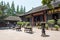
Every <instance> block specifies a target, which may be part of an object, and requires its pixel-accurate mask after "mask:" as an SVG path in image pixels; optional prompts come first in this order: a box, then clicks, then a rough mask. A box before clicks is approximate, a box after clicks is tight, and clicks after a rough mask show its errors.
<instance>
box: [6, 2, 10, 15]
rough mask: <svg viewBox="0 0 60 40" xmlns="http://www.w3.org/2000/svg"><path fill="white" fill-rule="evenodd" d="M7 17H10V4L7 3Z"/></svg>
mask: <svg viewBox="0 0 60 40" xmlns="http://www.w3.org/2000/svg"><path fill="white" fill-rule="evenodd" d="M6 11H7V15H8V16H10V4H9V2H7V10H6Z"/></svg>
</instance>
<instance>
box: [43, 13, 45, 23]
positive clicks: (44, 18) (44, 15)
mask: <svg viewBox="0 0 60 40" xmlns="http://www.w3.org/2000/svg"><path fill="white" fill-rule="evenodd" d="M43 17H44V19H43V20H44V22H46V14H44V16H43Z"/></svg>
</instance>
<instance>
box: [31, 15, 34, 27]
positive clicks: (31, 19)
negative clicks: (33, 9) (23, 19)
mask: <svg viewBox="0 0 60 40" xmlns="http://www.w3.org/2000/svg"><path fill="white" fill-rule="evenodd" d="M31 20H32V21H31V22H32V26H34V17H33V16H32V18H31Z"/></svg>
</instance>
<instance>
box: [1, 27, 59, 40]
mask: <svg viewBox="0 0 60 40" xmlns="http://www.w3.org/2000/svg"><path fill="white" fill-rule="evenodd" d="M46 34H47V35H49V37H42V36H41V29H37V28H33V34H30V33H26V32H24V28H22V31H16V30H12V29H4V30H3V29H0V40H60V31H51V30H46Z"/></svg>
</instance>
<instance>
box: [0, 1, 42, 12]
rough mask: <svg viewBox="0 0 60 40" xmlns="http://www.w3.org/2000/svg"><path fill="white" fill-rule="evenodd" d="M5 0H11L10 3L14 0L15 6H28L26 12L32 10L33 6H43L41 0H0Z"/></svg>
mask: <svg viewBox="0 0 60 40" xmlns="http://www.w3.org/2000/svg"><path fill="white" fill-rule="evenodd" d="M1 1H4V2H5V3H7V2H9V4H10V5H11V3H12V1H14V4H15V8H16V7H17V5H19V7H21V5H23V6H25V7H26V12H27V11H29V10H31V9H32V8H35V7H38V6H41V5H42V3H41V0H0V2H1Z"/></svg>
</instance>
